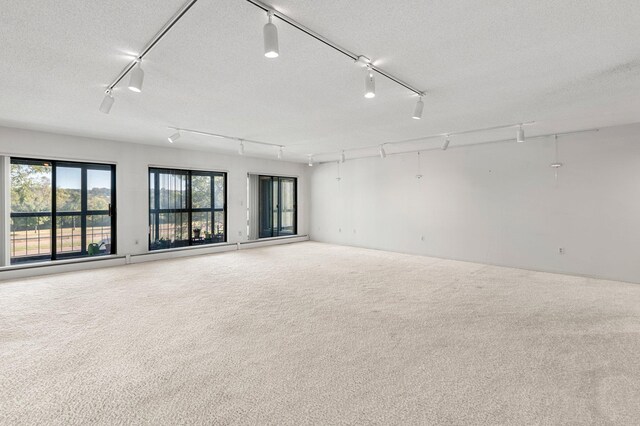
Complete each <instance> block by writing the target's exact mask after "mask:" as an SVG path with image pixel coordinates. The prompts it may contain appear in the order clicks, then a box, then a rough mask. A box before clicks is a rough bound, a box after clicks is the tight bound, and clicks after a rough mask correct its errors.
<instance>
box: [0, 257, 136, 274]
mask: <svg viewBox="0 0 640 426" xmlns="http://www.w3.org/2000/svg"><path fill="white" fill-rule="evenodd" d="M113 259H124V256H119V255H117V254H109V255H104V256H94V257H81V258H75V259H61V260H47V261H43V262H33V263H24V264H18V265H7V266H2V267H0V272H3V271H19V270H21V269H35V268H46V267H51V266H62V265H73V264H76V263H85V262H99V261H101V260H113Z"/></svg>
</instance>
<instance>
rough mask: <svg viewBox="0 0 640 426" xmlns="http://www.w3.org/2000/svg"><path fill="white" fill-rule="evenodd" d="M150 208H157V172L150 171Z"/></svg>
mask: <svg viewBox="0 0 640 426" xmlns="http://www.w3.org/2000/svg"><path fill="white" fill-rule="evenodd" d="M149 208H150V209H152V210H153V209H155V208H156V173H155V172H151V173H149Z"/></svg>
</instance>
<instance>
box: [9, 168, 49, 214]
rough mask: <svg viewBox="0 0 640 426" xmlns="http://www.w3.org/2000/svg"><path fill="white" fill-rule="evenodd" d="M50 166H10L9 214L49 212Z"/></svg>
mask: <svg viewBox="0 0 640 426" xmlns="http://www.w3.org/2000/svg"><path fill="white" fill-rule="evenodd" d="M51 176H52V174H51V165H49V164H48V163H42V164H41V165H30V164H11V212H12V213H32V212H51Z"/></svg>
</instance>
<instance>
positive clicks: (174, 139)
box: [167, 131, 180, 143]
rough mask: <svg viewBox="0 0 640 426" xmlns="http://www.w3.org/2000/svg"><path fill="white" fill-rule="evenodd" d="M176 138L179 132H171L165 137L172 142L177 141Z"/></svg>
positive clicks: (178, 136)
mask: <svg viewBox="0 0 640 426" xmlns="http://www.w3.org/2000/svg"><path fill="white" fill-rule="evenodd" d="M178 139H180V132H179V131H178V132H176V133H174V134H172V135H171V136H169V137H168V138H167V140H168V141H169V143H174V142H175V141H177V140H178Z"/></svg>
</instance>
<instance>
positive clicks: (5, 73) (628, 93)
mask: <svg viewBox="0 0 640 426" xmlns="http://www.w3.org/2000/svg"><path fill="white" fill-rule="evenodd" d="M183 4H184V0H164V1H161V2H158V1H155V0H137V1H135V2H131V1H129V2H124V1H115V0H111V1H84V0H75V1H74V0H59V1H55V2H53V1H46V2H43V1H41V0H4V1H3V4H2V11H1V12H0V46H1V52H2V58H1V59H0V124H1V125H6V126H14V127H22V128H31V129H38V130H48V131H53V132H61V133H68V134H74V135H85V136H91V137H100V138H109V139H116V140H122V141H129V142H137V143H145V144H158V145H166V144H167V142H166V137H167V136H168V135H169V134H170V133H171V131H170V130H169V129H167V126H177V127H184V128H193V129H199V130H203V131H208V132H215V133H222V134H228V135H234V136H238V137H241V138H247V139H256V140H262V141H266V142H272V143H277V144H283V145H285V146H287V149H286V151H285V159H296V160H303V159H304V157H305V155H306V154H309V153H313V154H318V153H323V152H337V151H339V150H341V149H348V148H356V147H362V146H368V145H376V144H379V143H383V142H390V141H397V140H404V139H409V138H416V137H420V136H424V135H430V134H434V133H445V132H454V131H459V130H465V129H473V128H482V127H489V126H496V125H501V124H509V123H517V122H522V121H531V120H534V121H536V124H535V125H533V126H531V127H528V128H527V132H528V134H542V133H551V132H561V131H567V130H574V129H584V128H591V127H603V126H611V125H619V124H626V123H631V122H637V121H639V118H638V117H640V95H639V93H640V44H638V40H640V2H638V1H637V0H627V1H624V0H618V1H616V2H611V1H610V0H602V1H595V0H576V1H569V0H566V1H558V0H537V1H526V0H520V1H516V0H504V1H499V0H492V1H491V2H488V1H480V0H440V1H430V2H427V1H423V0H399V1H381V0H378V1H372V0H350V1H348V2H345V1H343V0H324V1H312V0H304V1H301V0H298V1H293V0H277V2H275V3H273V6H275V7H276V8H277V9H279V10H280V11H282V12H284V13H286V14H288V15H289V16H291V17H292V18H294V19H296V20H297V21H299V22H300V23H302V24H304V25H306V26H308V27H309V28H311V29H313V30H315V31H317V32H318V33H320V34H322V35H324V36H325V37H327V38H328V39H330V40H332V41H334V42H336V43H337V44H339V45H342V46H344V47H345V48H347V49H349V50H351V51H353V52H355V53H357V54H362V55H365V56H368V57H370V58H372V59H373V60H374V63H375V64H376V65H378V66H380V67H382V68H384V69H385V70H387V71H389V72H391V73H393V74H395V75H397V76H398V77H399V78H401V79H403V80H405V81H407V82H408V83H410V84H412V85H414V86H416V87H418V88H419V89H423V90H426V91H427V92H428V93H429V94H428V96H427V97H426V98H425V110H424V118H423V119H422V120H420V121H418V120H412V119H411V113H412V111H413V107H414V105H415V101H416V97H415V95H413V94H412V93H411V92H409V91H408V90H406V89H404V88H402V87H400V86H398V85H396V84H394V83H392V82H390V81H388V80H386V79H384V78H382V77H380V76H378V77H377V80H376V83H377V84H376V92H377V96H376V98H374V99H372V100H369V99H365V98H364V97H363V96H362V94H363V84H364V78H363V70H362V69H361V68H358V67H357V66H355V65H354V64H353V62H351V61H350V60H349V59H348V58H347V57H345V56H343V55H341V54H339V53H337V52H336V51H334V50H332V49H330V48H328V47H326V46H324V45H323V44H321V43H319V42H318V41H316V40H314V39H312V38H310V37H308V36H306V35H305V34H302V33H300V32H299V31H297V30H295V29H293V28H292V27H290V26H288V25H287V24H285V23H283V22H281V21H279V20H275V23H276V25H277V26H278V31H279V39H280V57H279V58H278V59H275V60H269V59H266V58H265V57H264V56H263V52H262V49H263V45H262V43H263V41H262V26H263V25H264V23H265V21H266V16H265V13H264V12H262V11H261V10H259V9H257V8H256V7H254V6H252V5H251V4H249V3H248V2H246V1H244V0H224V1H223V0H199V1H198V3H196V5H195V6H194V7H193V8H192V9H191V10H190V11H189V12H188V14H187V15H186V16H185V17H184V18H183V19H182V20H181V21H180V22H179V23H178V24H177V25H176V26H175V27H174V28H173V29H172V30H171V31H170V32H169V34H168V35H167V36H166V37H165V38H164V39H163V40H162V41H161V42H160V43H159V44H158V45H157V47H156V48H155V49H153V50H152V51H151V52H150V53H149V55H148V56H147V57H146V59H145V61H144V63H143V68H144V70H145V74H146V75H145V82H144V90H143V92H142V93H140V94H134V93H132V92H130V91H128V90H126V89H124V88H123V87H121V86H118V88H117V89H116V91H115V98H116V102H115V104H114V106H113V109H112V110H111V114H109V115H104V114H101V113H100V112H99V111H98V106H99V104H100V102H101V100H102V97H103V90H104V88H105V86H106V85H107V84H108V83H110V82H111V81H112V80H113V79H114V78H115V77H116V76H117V75H118V73H119V72H120V71H121V70H122V68H123V67H124V66H125V65H126V64H127V63H128V62H130V61H131V59H132V55H134V54H136V53H138V52H139V51H140V49H142V48H143V46H144V45H145V44H146V43H147V42H148V41H149V40H150V39H151V38H152V37H153V36H154V35H155V33H156V32H157V31H158V30H159V29H160V28H161V27H162V25H163V24H164V23H165V22H166V21H167V20H168V19H169V18H170V17H171V16H172V15H173V14H174V13H175V12H176V11H177V10H178V9H179V8H180V7H181V6H182V5H183ZM125 80H126V79H125ZM121 85H122V83H121ZM505 132H508V133H505ZM507 134H508V135H512V134H513V130H511V129H509V130H508V131H498V132H487V133H484V134H479V135H474V136H472V137H466V138H465V141H470V140H472V139H475V140H487V139H492V138H498V137H503V136H506V135H507ZM431 143H437V144H439V143H440V142H439V141H435V142H433V141H432V142H431ZM452 143H453V141H452ZM176 145H179V146H186V147H190V148H196V149H210V150H213V151H229V152H235V151H236V150H237V145H236V143H235V142H233V141H229V140H221V139H214V138H207V137H202V136H195V135H186V134H185V135H183V137H182V138H181V139H180V140H179V142H178V143H177V144H176ZM427 145H428V144H427ZM246 151H247V155H256V156H263V155H269V156H273V155H275V149H273V150H266V151H265V150H264V148H258V147H254V146H250V145H247V148H246ZM332 155H333V157H335V154H332ZM330 157H331V156H326V158H330Z"/></svg>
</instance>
